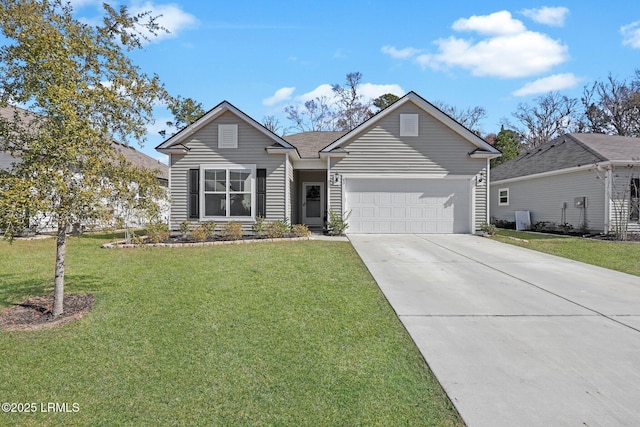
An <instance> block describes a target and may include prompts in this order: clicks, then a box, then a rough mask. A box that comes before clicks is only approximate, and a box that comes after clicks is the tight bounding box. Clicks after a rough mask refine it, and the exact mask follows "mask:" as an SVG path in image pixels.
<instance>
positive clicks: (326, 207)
mask: <svg viewBox="0 0 640 427" xmlns="http://www.w3.org/2000/svg"><path fill="white" fill-rule="evenodd" d="M330 203H331V156H327V202H326V203H325V216H326V217H327V218H328V217H329V209H330V208H331V204H330Z"/></svg>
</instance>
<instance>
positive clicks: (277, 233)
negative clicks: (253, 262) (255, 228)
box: [264, 219, 291, 239]
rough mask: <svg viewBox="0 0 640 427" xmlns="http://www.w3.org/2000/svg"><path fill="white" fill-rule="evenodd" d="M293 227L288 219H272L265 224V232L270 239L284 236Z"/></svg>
mask: <svg viewBox="0 0 640 427" xmlns="http://www.w3.org/2000/svg"><path fill="white" fill-rule="evenodd" d="M290 229H291V227H290V226H289V223H288V222H287V221H286V220H283V219H281V220H278V221H270V222H267V223H266V224H265V225H264V234H265V236H266V237H267V238H269V239H277V238H280V237H284V236H285V235H286V234H287V233H288V232H289V230H290Z"/></svg>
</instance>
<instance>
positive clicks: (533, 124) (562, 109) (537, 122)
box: [503, 92, 580, 149]
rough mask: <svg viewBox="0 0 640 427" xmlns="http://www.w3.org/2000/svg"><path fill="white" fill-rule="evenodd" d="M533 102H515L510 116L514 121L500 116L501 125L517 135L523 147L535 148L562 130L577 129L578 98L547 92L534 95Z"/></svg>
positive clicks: (578, 128)
mask: <svg viewBox="0 0 640 427" xmlns="http://www.w3.org/2000/svg"><path fill="white" fill-rule="evenodd" d="M534 101H535V103H534V104H533V105H529V104H522V103H521V104H518V108H517V110H516V111H515V112H514V113H512V116H513V117H514V118H515V119H516V120H517V123H511V122H510V121H509V120H507V119H503V125H504V126H505V127H507V128H511V129H514V130H515V131H516V132H518V133H519V134H520V137H521V139H522V142H523V144H524V146H525V147H526V148H529V149H531V148H535V147H537V146H539V145H540V144H544V143H545V142H547V141H550V140H552V139H554V138H557V137H558V136H561V135H564V134H565V133H569V132H574V131H578V130H580V119H579V114H578V111H577V105H578V100H577V99H575V98H568V97H566V96H563V95H560V94H559V93H558V92H549V93H547V94H546V95H542V96H539V97H538V98H536V99H535V100H534Z"/></svg>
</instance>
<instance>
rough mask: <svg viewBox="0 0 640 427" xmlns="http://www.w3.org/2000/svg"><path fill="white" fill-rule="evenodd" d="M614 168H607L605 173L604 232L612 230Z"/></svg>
mask: <svg viewBox="0 0 640 427" xmlns="http://www.w3.org/2000/svg"><path fill="white" fill-rule="evenodd" d="M611 169H612V168H611V167H609V168H607V172H606V173H605V175H604V232H605V234H609V232H610V231H611V200H610V199H611V184H612V182H611V180H612V175H611V174H612V170H611Z"/></svg>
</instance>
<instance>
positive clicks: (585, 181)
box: [490, 133, 640, 233]
mask: <svg viewBox="0 0 640 427" xmlns="http://www.w3.org/2000/svg"><path fill="white" fill-rule="evenodd" d="M639 176H640V139H638V138H629V137H622V136H611V135H603V134H588V133H571V134H566V135H563V136H561V137H559V138H556V139H554V140H552V141H549V142H547V143H545V144H543V145H541V146H539V147H538V148H536V149H534V150H531V151H528V152H526V153H523V154H521V155H520V156H518V157H516V158H515V159H512V160H510V161H508V162H505V163H503V164H501V165H498V166H496V167H495V168H493V169H491V197H490V199H491V216H492V218H494V219H498V220H504V221H514V220H515V212H516V211H529V212H530V216H531V223H532V224H533V223H536V222H539V221H546V222H551V223H555V224H557V225H561V224H570V225H571V226H572V227H573V228H574V229H580V228H582V227H585V226H586V228H587V229H588V230H589V231H596V232H604V233H609V232H613V231H614V230H615V229H616V227H617V224H624V222H627V224H628V226H627V229H628V231H630V232H640V223H639V217H638V196H639V195H638V187H639V185H638V184H639V182H638V177H639Z"/></svg>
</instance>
